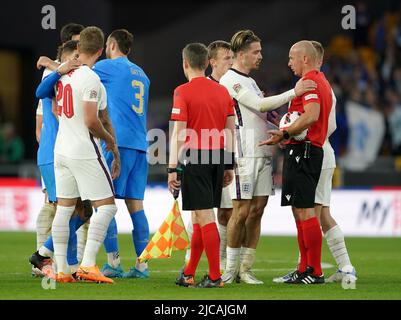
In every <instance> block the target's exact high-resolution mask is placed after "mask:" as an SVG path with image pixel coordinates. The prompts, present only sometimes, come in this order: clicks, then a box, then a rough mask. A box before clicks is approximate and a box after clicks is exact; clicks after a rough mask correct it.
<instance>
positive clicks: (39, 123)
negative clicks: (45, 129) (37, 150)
mask: <svg viewBox="0 0 401 320" xmlns="http://www.w3.org/2000/svg"><path fill="white" fill-rule="evenodd" d="M42 124H43V116H42V115H36V128H35V134H36V141H37V142H38V143H39V142H40V134H41V132H42Z"/></svg>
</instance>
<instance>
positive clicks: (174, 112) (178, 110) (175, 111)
mask: <svg viewBox="0 0 401 320" xmlns="http://www.w3.org/2000/svg"><path fill="white" fill-rule="evenodd" d="M180 112H181V109H178V108H173V110H172V111H171V113H172V114H180Z"/></svg>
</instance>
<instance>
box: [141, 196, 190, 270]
mask: <svg viewBox="0 0 401 320" xmlns="http://www.w3.org/2000/svg"><path fill="white" fill-rule="evenodd" d="M188 246H189V239H188V234H187V231H186V230H185V226H184V222H183V221H182V217H181V213H180V207H179V205H178V201H177V200H175V201H174V205H173V208H172V209H171V211H170V213H169V215H168V216H167V218H166V219H165V220H164V221H163V223H162V225H161V226H160V228H159V230H158V231H157V232H156V233H155V234H154V236H153V237H152V239H151V240H150V241H149V243H148V245H147V246H146V248H145V249H144V250H143V252H142V254H141V255H140V257H139V261H140V262H144V261H148V260H150V259H160V258H170V257H171V253H172V251H176V250H185V249H186V248H188Z"/></svg>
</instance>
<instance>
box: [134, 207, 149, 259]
mask: <svg viewBox="0 0 401 320" xmlns="http://www.w3.org/2000/svg"><path fill="white" fill-rule="evenodd" d="M130 216H131V220H132V224H133V226H134V229H133V230H132V240H133V242H134V246H135V252H136V255H137V257H139V256H140V255H141V253H142V251H143V250H144V249H145V248H146V246H147V245H148V242H149V224H148V219H147V218H146V216H145V211H144V210H141V211H137V212H134V213H131V214H130Z"/></svg>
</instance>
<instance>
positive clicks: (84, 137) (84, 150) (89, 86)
mask: <svg viewBox="0 0 401 320" xmlns="http://www.w3.org/2000/svg"><path fill="white" fill-rule="evenodd" d="M56 97H57V105H58V108H59V129H58V133H57V138H56V144H55V148H54V153H55V154H59V155H62V156H65V157H68V158H70V159H97V158H100V156H101V148H100V144H99V139H98V138H95V137H94V136H93V135H92V134H91V133H90V132H89V129H88V127H87V126H86V125H85V121H84V110H83V103H84V102H85V101H87V102H96V103H97V111H99V110H103V109H105V108H106V101H107V97H106V90H105V88H104V86H103V85H102V84H101V82H100V78H99V76H98V75H97V74H96V73H95V72H93V71H92V70H91V69H90V68H89V67H88V66H81V67H79V68H78V69H76V70H74V71H73V72H71V73H69V74H66V75H63V76H62V77H61V78H60V80H59V81H58V83H57V94H56ZM60 106H61V112H60Z"/></svg>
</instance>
